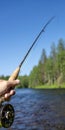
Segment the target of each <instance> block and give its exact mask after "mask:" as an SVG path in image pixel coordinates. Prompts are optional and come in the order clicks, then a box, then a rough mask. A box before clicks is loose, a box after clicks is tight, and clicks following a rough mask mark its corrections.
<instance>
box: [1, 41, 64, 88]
mask: <svg viewBox="0 0 65 130" xmlns="http://www.w3.org/2000/svg"><path fill="white" fill-rule="evenodd" d="M1 78H2V79H3V78H4V79H8V76H6V77H4V76H1ZM19 79H20V81H21V85H19V86H18V87H25V88H28V87H30V88H34V87H36V86H39V85H40V86H41V85H45V84H46V85H52V84H57V85H58V86H60V85H61V84H62V83H64V82H65V41H64V40H63V39H60V40H59V41H58V44H57V46H56V44H55V43H52V46H51V49H50V54H49V56H47V53H46V50H45V49H43V50H42V54H41V57H40V60H39V63H38V65H37V66H34V67H33V69H32V71H31V72H30V75H29V76H27V75H25V76H19Z"/></svg>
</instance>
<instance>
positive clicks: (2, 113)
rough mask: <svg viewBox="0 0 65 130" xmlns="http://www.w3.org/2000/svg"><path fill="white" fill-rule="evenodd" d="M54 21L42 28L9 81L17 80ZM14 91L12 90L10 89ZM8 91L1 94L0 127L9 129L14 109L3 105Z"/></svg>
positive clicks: (9, 105)
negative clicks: (23, 66) (28, 58)
mask: <svg viewBox="0 0 65 130" xmlns="http://www.w3.org/2000/svg"><path fill="white" fill-rule="evenodd" d="M53 19H54V17H52V18H51V19H50V20H49V21H48V22H47V23H46V24H45V26H44V27H43V28H42V30H41V31H40V32H39V34H38V35H37V37H36V38H35V40H34V42H33V43H32V45H31V47H30V48H29V50H28V51H27V53H26V55H25V56H24V58H23V60H22V61H21V62H20V64H19V66H18V67H17V68H16V69H15V71H14V72H13V73H12V75H11V76H10V77H9V81H12V80H15V79H17V77H18V75H19V72H20V69H21V66H22V65H23V63H24V61H25V60H26V58H27V56H28V55H29V53H30V52H31V50H32V48H33V47H34V45H35V44H36V42H37V40H38V39H39V37H40V36H41V34H42V33H43V32H44V31H45V29H46V27H47V26H48V24H50V23H51V21H52V20H53ZM10 89H12V88H10ZM7 91H8V89H7V90H3V92H2V93H0V125H1V126H2V127H4V128H8V127H10V126H11V125H12V123H13V121H14V116H15V114H14V108H13V106H12V105H11V104H5V105H3V104H2V102H4V101H5V98H4V96H2V95H4V94H5V93H6V92H7ZM4 121H5V122H4Z"/></svg>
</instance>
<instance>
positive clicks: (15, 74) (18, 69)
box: [9, 17, 54, 80]
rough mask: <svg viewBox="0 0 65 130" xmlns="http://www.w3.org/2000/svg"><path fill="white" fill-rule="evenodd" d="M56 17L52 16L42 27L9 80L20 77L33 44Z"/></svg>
mask: <svg viewBox="0 0 65 130" xmlns="http://www.w3.org/2000/svg"><path fill="white" fill-rule="evenodd" d="M53 19H54V17H52V18H51V19H50V20H49V21H48V22H47V23H46V24H45V26H44V27H43V28H42V30H41V31H40V33H39V34H38V36H37V37H36V39H35V40H34V42H33V43H32V45H31V47H30V48H29V50H28V51H27V53H26V55H25V56H24V58H23V60H22V61H21V63H20V64H19V66H18V67H17V68H16V70H15V71H14V72H13V73H12V75H11V76H10V78H9V80H15V79H16V78H17V77H18V74H19V72H20V68H21V66H22V64H23V63H24V61H25V60H26V58H27V56H28V55H29V53H30V51H31V50H32V48H33V46H34V45H35V44H36V42H37V40H38V39H39V37H40V36H41V34H42V33H43V32H44V31H45V28H46V27H47V25H48V24H49V23H50V22H51V21H52V20H53Z"/></svg>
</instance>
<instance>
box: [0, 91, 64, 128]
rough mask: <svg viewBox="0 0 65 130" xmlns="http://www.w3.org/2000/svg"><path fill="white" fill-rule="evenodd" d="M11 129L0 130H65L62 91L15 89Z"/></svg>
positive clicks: (12, 102)
mask: <svg viewBox="0 0 65 130" xmlns="http://www.w3.org/2000/svg"><path fill="white" fill-rule="evenodd" d="M10 103H11V104H12V105H13V106H14V109H15V119H14V123H13V125H12V126H11V128H8V129H4V128H0V130H65V90H64V89H56V90H52V89H49V90H48V89H46V90H44V89H16V95H15V96H13V97H12V99H11V101H10Z"/></svg>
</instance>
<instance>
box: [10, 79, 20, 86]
mask: <svg viewBox="0 0 65 130" xmlns="http://www.w3.org/2000/svg"><path fill="white" fill-rule="evenodd" d="M18 84H20V80H18V79H16V80H12V81H8V83H7V86H8V87H15V86H16V85H18Z"/></svg>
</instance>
